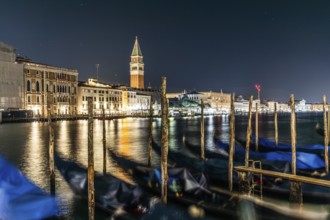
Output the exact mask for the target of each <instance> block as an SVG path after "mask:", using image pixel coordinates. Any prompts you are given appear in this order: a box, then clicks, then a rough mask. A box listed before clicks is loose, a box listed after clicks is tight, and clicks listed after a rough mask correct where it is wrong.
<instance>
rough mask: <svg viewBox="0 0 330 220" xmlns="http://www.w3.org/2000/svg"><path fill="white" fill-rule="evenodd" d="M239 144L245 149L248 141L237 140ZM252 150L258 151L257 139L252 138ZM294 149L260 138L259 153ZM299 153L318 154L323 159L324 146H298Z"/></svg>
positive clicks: (287, 145)
mask: <svg viewBox="0 0 330 220" xmlns="http://www.w3.org/2000/svg"><path fill="white" fill-rule="evenodd" d="M236 140H237V142H239V143H240V144H241V145H242V146H243V147H244V148H245V146H246V140H245V139H242V138H236ZM250 150H251V151H255V150H256V137H255V136H252V138H251V142H250ZM291 150H292V147H291V145H289V144H283V143H278V145H277V146H276V143H275V141H272V140H269V139H266V138H261V137H260V138H258V152H261V153H265V152H266V153H267V152H273V151H283V152H291ZM296 151H297V152H305V153H311V154H317V155H319V156H321V157H324V145H322V144H314V145H310V146H296Z"/></svg>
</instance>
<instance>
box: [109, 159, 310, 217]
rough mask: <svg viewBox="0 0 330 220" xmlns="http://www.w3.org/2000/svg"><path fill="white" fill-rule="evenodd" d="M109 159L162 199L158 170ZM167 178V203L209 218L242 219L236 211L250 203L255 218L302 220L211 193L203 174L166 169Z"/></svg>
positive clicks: (293, 214)
mask: <svg viewBox="0 0 330 220" xmlns="http://www.w3.org/2000/svg"><path fill="white" fill-rule="evenodd" d="M110 155H111V157H112V159H113V160H114V161H117V162H118V164H120V165H122V166H125V169H127V170H129V173H131V174H132V177H133V179H134V180H135V181H136V182H137V183H138V184H139V185H140V186H141V187H143V188H144V189H145V190H146V191H148V192H151V193H155V194H157V195H161V173H160V169H159V168H150V167H147V166H132V167H127V165H128V164H130V162H129V161H128V160H127V159H125V158H122V157H120V156H118V155H116V154H114V153H110ZM125 160H126V162H125ZM168 175H169V179H168V183H167V184H168V199H169V200H170V201H174V202H177V203H180V204H183V205H186V206H190V205H197V206H198V207H200V208H203V209H204V210H205V211H206V213H208V214H210V215H216V216H222V217H223V218H225V219H242V218H244V217H245V216H244V214H243V213H241V212H240V208H239V207H240V206H241V204H243V203H249V204H250V205H249V207H250V208H252V209H253V211H255V212H256V213H257V216H255V217H256V218H259V217H260V219H296V218H299V219H300V218H301V217H302V216H301V215H299V214H298V213H296V212H295V211H292V210H291V211H292V212H291V211H288V210H286V211H283V209H282V208H280V207H279V206H276V208H275V209H274V207H275V206H272V205H270V204H269V203H267V202H263V201H261V200H257V199H255V198H251V197H246V196H238V195H233V194H230V193H229V192H228V193H220V192H216V191H213V190H211V188H210V187H209V184H208V181H207V178H206V177H205V176H204V175H203V174H202V173H199V172H195V173H192V172H190V171H189V170H188V169H187V168H182V167H177V168H169V169H168ZM255 201H259V202H255ZM250 211H252V210H250ZM305 217H306V216H305Z"/></svg>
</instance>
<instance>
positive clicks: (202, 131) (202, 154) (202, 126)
mask: <svg viewBox="0 0 330 220" xmlns="http://www.w3.org/2000/svg"><path fill="white" fill-rule="evenodd" d="M204 133H205V132H204V102H203V99H202V100H201V158H202V160H204V159H205V144H204Z"/></svg>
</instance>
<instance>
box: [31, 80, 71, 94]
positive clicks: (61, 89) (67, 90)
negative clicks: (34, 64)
mask: <svg viewBox="0 0 330 220" xmlns="http://www.w3.org/2000/svg"><path fill="white" fill-rule="evenodd" d="M72 88H73V90H71V87H70V86H62V85H57V86H55V85H53V87H52V88H51V89H50V88H49V86H48V84H46V92H56V91H57V92H60V93H71V92H73V93H74V94H76V87H72ZM32 89H35V90H36V92H40V83H39V81H37V82H36V83H35V84H34V83H32ZM56 89H57V90H56ZM26 91H27V92H31V82H30V80H28V81H27V82H26Z"/></svg>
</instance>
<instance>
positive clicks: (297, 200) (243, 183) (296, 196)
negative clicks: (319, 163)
mask: <svg viewBox="0 0 330 220" xmlns="http://www.w3.org/2000/svg"><path fill="white" fill-rule="evenodd" d="M234 96H235V95H234V94H232V95H231V114H230V148H229V161H228V163H229V166H228V167H229V172H228V182H229V186H228V188H229V190H230V191H232V190H233V169H236V170H237V171H238V181H239V191H241V192H242V193H246V194H250V192H251V186H250V184H249V176H250V175H251V174H252V175H253V174H259V175H263V174H264V175H269V176H273V177H280V178H283V179H288V180H290V198H289V201H290V202H291V204H295V205H296V204H298V206H300V207H301V206H302V202H303V199H302V198H303V197H302V183H310V184H315V185H321V186H326V187H330V181H327V180H321V179H315V178H311V177H305V176H299V175H297V174H296V173H297V172H296V113H295V102H294V96H293V95H291V96H290V108H291V118H290V131H291V155H292V160H291V161H292V162H291V170H292V174H283V173H279V172H274V171H266V170H262V168H260V169H256V168H255V167H252V168H251V167H249V162H250V160H249V151H250V137H251V134H252V129H251V121H252V100H253V97H252V96H251V97H250V100H249V115H248V125H247V133H246V146H245V147H246V148H245V150H246V151H245V166H243V167H235V168H234V167H233V157H234V151H235V144H234V140H235V109H234ZM329 110H330V109H329ZM329 110H328V119H329V118H330V111H329ZM255 114H256V115H255V120H256V121H255V123H256V125H255V132H256V133H255V136H256V141H255V146H256V149H255V150H256V151H258V103H256V111H255ZM328 119H327V114H326V97H325V96H324V97H323V124H324V154H325V156H324V157H325V158H324V161H325V172H326V173H327V174H328V172H329V163H328V143H329V128H330V120H328ZM274 128H275V135H274V136H275V147H276V148H278V115H277V105H276V103H275V104H274ZM260 183H261V184H262V180H261V181H260Z"/></svg>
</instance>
